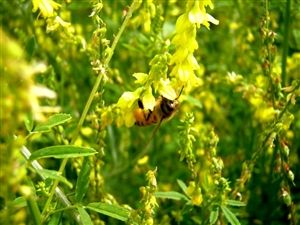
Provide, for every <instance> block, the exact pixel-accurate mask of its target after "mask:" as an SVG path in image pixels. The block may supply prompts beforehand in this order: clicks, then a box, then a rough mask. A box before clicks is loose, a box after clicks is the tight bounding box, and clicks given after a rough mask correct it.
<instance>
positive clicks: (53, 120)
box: [34, 113, 72, 132]
mask: <svg viewBox="0 0 300 225" xmlns="http://www.w3.org/2000/svg"><path fill="white" fill-rule="evenodd" d="M71 119H72V117H71V115H69V114H64V113H59V114H55V115H52V116H50V117H49V118H48V120H47V121H46V122H44V123H42V124H38V125H37V126H36V127H35V129H34V132H48V131H50V130H51V128H53V127H55V126H57V125H60V124H63V123H66V122H67V121H69V120H71Z"/></svg>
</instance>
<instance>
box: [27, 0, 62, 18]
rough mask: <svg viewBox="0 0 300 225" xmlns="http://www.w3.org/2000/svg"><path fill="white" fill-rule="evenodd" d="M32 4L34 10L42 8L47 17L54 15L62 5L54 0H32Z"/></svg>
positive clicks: (44, 15) (43, 14)
mask: <svg viewBox="0 0 300 225" xmlns="http://www.w3.org/2000/svg"><path fill="white" fill-rule="evenodd" d="M32 5H33V9H32V11H33V12H36V11H37V9H40V11H41V14H42V16H43V17H45V18H47V17H52V16H54V11H55V10H56V9H58V8H59V7H60V4H58V3H56V2H55V1H53V0H32Z"/></svg>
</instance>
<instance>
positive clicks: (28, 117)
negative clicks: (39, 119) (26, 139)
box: [24, 113, 33, 132]
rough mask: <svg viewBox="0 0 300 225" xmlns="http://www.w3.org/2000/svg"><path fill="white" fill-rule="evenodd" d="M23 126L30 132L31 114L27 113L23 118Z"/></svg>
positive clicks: (31, 126) (31, 124) (31, 127)
mask: <svg viewBox="0 0 300 225" xmlns="http://www.w3.org/2000/svg"><path fill="white" fill-rule="evenodd" d="M24 123H25V127H26V130H27V131H28V132H31V131H32V129H33V118H32V114H31V113H28V114H27V115H26V117H25V119H24Z"/></svg>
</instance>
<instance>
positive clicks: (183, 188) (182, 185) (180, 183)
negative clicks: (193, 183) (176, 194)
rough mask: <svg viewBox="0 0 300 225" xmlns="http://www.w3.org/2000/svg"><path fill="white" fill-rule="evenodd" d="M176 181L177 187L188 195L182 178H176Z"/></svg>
mask: <svg viewBox="0 0 300 225" xmlns="http://www.w3.org/2000/svg"><path fill="white" fill-rule="evenodd" d="M177 183H178V185H179V187H180V188H181V190H182V191H183V192H184V193H185V194H186V195H188V194H187V192H186V190H187V186H186V185H185V183H184V182H183V181H182V180H179V179H178V180H177Z"/></svg>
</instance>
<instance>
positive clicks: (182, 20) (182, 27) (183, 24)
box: [176, 13, 191, 34]
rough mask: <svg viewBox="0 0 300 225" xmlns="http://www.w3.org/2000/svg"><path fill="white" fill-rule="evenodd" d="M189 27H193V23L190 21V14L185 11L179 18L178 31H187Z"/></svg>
mask: <svg viewBox="0 0 300 225" xmlns="http://www.w3.org/2000/svg"><path fill="white" fill-rule="evenodd" d="M189 27H191V24H190V23H189V20H188V15H187V14H186V13H184V14H182V15H181V16H180V17H179V18H178V19H177V22H176V33H177V34H180V33H182V32H185V31H186V30H187V29H188V28H189Z"/></svg>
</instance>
